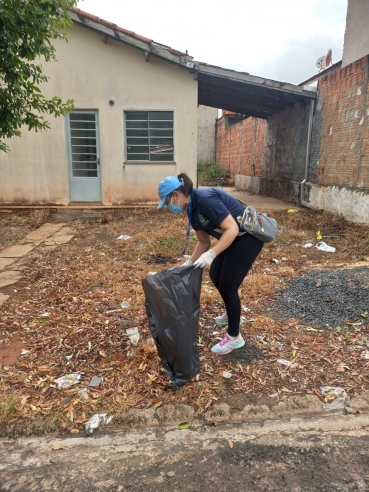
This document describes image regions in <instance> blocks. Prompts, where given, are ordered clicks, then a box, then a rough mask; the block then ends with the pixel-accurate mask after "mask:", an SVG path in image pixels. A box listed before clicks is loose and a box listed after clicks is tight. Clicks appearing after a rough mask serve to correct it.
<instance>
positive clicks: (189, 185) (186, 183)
mask: <svg viewBox="0 0 369 492" xmlns="http://www.w3.org/2000/svg"><path fill="white" fill-rule="evenodd" d="M177 178H178V179H179V181H181V182H182V183H183V184H182V186H180V187H179V188H177V190H178V191H181V192H182V193H184V194H185V195H186V196H190V195H191V192H192V190H193V182H192V179H191V178H189V177H188V176H187V174H186V173H181V174H178V176H177Z"/></svg>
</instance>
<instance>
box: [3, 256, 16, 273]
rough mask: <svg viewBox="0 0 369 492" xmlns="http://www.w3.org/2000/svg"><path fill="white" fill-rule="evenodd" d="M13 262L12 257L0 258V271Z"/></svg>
mask: <svg viewBox="0 0 369 492" xmlns="http://www.w3.org/2000/svg"><path fill="white" fill-rule="evenodd" d="M14 262H15V259H13V258H0V271H1V270H4V268H6V267H8V266H9V265H11V264H12V263H14Z"/></svg>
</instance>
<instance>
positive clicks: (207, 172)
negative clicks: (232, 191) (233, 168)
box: [197, 159, 229, 186]
mask: <svg viewBox="0 0 369 492" xmlns="http://www.w3.org/2000/svg"><path fill="white" fill-rule="evenodd" d="M197 177H198V182H199V185H202V186H216V185H221V184H225V183H226V182H227V181H228V178H229V172H228V171H227V169H224V167H222V166H220V165H219V164H217V163H216V162H215V161H214V160H211V159H208V160H205V161H200V162H199V163H198V164H197Z"/></svg>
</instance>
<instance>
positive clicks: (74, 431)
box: [69, 429, 79, 434]
mask: <svg viewBox="0 0 369 492" xmlns="http://www.w3.org/2000/svg"><path fill="white" fill-rule="evenodd" d="M69 432H70V433H71V434H79V430H78V429H70V430H69Z"/></svg>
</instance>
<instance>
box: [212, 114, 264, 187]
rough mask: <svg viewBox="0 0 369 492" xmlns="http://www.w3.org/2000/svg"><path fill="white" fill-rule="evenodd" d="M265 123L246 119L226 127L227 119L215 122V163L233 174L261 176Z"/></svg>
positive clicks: (254, 119) (259, 120) (256, 119)
mask: <svg viewBox="0 0 369 492" xmlns="http://www.w3.org/2000/svg"><path fill="white" fill-rule="evenodd" d="M264 129H265V122H264V120H261V119H259V118H252V117H251V118H247V119H245V120H242V121H241V122H240V123H237V124H235V125H233V126H230V127H228V120H227V117H223V118H220V119H219V120H218V122H217V150H216V157H217V162H218V164H220V165H221V166H223V167H224V168H225V169H229V171H230V173H231V176H232V178H234V176H235V174H244V175H250V176H261V174H262V153H263V142H264Z"/></svg>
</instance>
